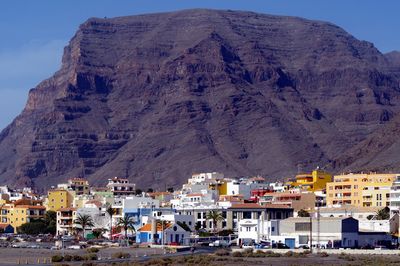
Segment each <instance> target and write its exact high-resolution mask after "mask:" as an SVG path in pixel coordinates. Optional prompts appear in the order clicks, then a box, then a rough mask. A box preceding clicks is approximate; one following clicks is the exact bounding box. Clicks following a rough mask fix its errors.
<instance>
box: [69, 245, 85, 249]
mask: <svg viewBox="0 0 400 266" xmlns="http://www.w3.org/2000/svg"><path fill="white" fill-rule="evenodd" d="M67 249H82V247H81V246H79V245H71V246H68V247H67Z"/></svg>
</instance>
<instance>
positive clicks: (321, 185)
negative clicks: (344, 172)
mask: <svg viewBox="0 0 400 266" xmlns="http://www.w3.org/2000/svg"><path fill="white" fill-rule="evenodd" d="M331 181H332V175H331V174H329V173H327V172H325V171H323V170H321V169H319V168H317V169H315V170H314V171H312V172H311V173H307V174H298V175H296V177H295V181H294V182H289V185H290V187H292V188H299V189H300V190H308V191H320V190H325V188H326V184H327V183H328V182H331Z"/></svg>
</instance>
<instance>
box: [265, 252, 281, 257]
mask: <svg viewBox="0 0 400 266" xmlns="http://www.w3.org/2000/svg"><path fill="white" fill-rule="evenodd" d="M280 256H281V254H280V253H275V252H272V251H271V250H268V251H267V252H265V257H270V258H276V257H280Z"/></svg>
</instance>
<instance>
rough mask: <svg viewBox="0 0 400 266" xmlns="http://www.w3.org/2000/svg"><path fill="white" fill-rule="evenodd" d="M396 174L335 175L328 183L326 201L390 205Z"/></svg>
mask: <svg viewBox="0 0 400 266" xmlns="http://www.w3.org/2000/svg"><path fill="white" fill-rule="evenodd" d="M395 177H396V174H376V173H371V174H348V175H337V176H334V178H333V182H330V183H328V184H327V185H326V203H327V205H328V206H332V205H354V206H358V207H386V206H389V202H390V201H389V197H390V196H389V195H390V188H391V186H392V183H393V181H394V180H395Z"/></svg>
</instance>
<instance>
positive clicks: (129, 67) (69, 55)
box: [0, 10, 400, 188]
mask: <svg viewBox="0 0 400 266" xmlns="http://www.w3.org/2000/svg"><path fill="white" fill-rule="evenodd" d="M389 61H390V60H388V58H387V57H386V56H384V55H382V54H381V53H380V52H379V51H378V50H377V49H376V48H375V47H374V46H373V45H372V44H371V43H368V42H364V41H359V40H357V39H355V38H354V37H352V36H351V35H349V34H348V33H346V32H345V31H344V30H342V29H341V28H339V27H337V26H335V25H332V24H330V23H325V22H318V21H310V20H305V19H300V18H293V17H280V16H269V15H263V14H256V13H250V12H232V11H215V10H186V11H180V12H173V13H162V14H150V15H141V16H131V17H120V18H113V19H96V18H93V19H89V20H88V21H87V22H85V23H84V24H82V25H81V27H80V28H79V30H78V31H77V33H76V35H75V36H74V37H73V38H72V40H71V41H70V44H69V45H68V46H67V47H66V48H65V51H64V56H63V64H62V67H61V69H60V70H59V71H58V72H57V73H56V74H55V75H54V76H53V77H51V78H50V79H48V80H45V81H43V82H42V83H40V84H39V85H38V86H37V87H36V88H34V89H32V90H31V91H30V93H29V100H28V103H27V105H26V108H25V110H24V111H23V112H22V114H21V115H19V116H18V117H17V118H16V119H15V120H14V121H13V123H12V124H11V125H9V126H8V127H7V128H6V129H5V130H3V132H2V133H1V134H0V181H1V182H2V183H9V184H17V185H25V184H28V185H33V186H36V187H40V188H44V187H48V186H50V185H53V184H56V183H58V182H62V181H64V180H66V179H67V178H69V177H72V176H85V177H88V178H89V179H90V181H91V182H92V183H98V184H101V183H104V182H105V180H106V179H107V178H110V177H113V176H121V177H129V178H130V179H131V180H132V181H133V182H136V183H138V184H139V185H140V186H142V187H146V186H153V187H155V188H157V187H159V188H164V186H166V185H168V186H171V185H177V184H180V183H181V182H182V181H184V180H186V179H187V178H188V176H189V175H190V174H191V173H192V172H196V171H222V172H224V173H225V174H226V175H228V176H241V175H255V174H262V175H267V176H270V177H273V178H281V177H286V176H288V175H292V174H294V173H296V172H297V170H298V169H299V168H300V169H302V170H308V169H311V168H314V167H316V166H317V165H320V166H325V165H327V166H329V167H332V170H341V169H345V168H346V167H347V166H348V165H351V164H353V163H354V162H353V161H354V160H358V158H359V157H362V156H361V155H360V156H357V158H354V157H351V158H353V159H354V160H353V159H349V158H343V156H346V155H347V154H349V156H350V154H353V151H352V148H353V149H354V148H355V147H356V146H357V145H360V144H359V143H360V142H362V141H366V140H367V139H368V138H369V137H371V136H372V135H373V134H374V132H377V131H378V130H381V129H382V128H383V127H386V125H389V124H390V123H391V121H392V120H393V117H395V116H397V114H399V112H400V105H399V103H400V102H399V97H400V88H399V78H398V76H397V75H396V74H395V73H394V71H392V70H393V67H392V66H393V63H392V62H391V61H390V62H389ZM339 158H341V159H339ZM396 158H399V156H397V157H396ZM399 159H400V158H399ZM346 162H347V163H346ZM367 164H368V163H367ZM379 165H382V164H379Z"/></svg>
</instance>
